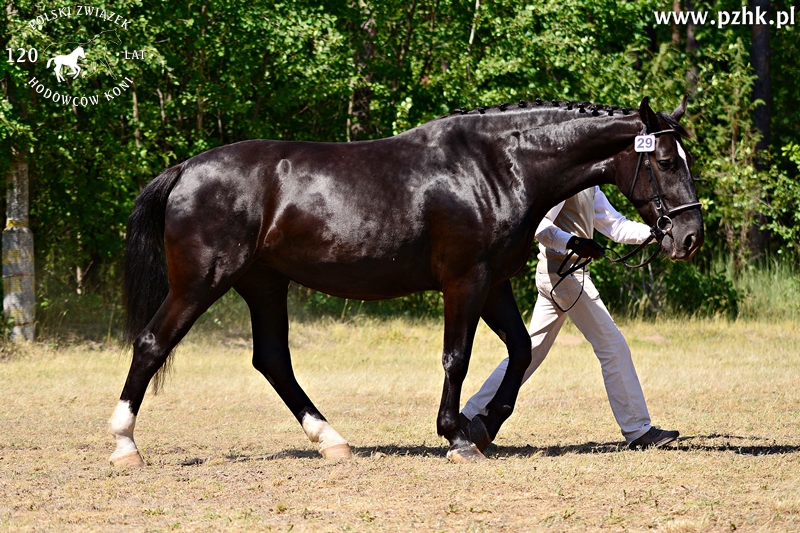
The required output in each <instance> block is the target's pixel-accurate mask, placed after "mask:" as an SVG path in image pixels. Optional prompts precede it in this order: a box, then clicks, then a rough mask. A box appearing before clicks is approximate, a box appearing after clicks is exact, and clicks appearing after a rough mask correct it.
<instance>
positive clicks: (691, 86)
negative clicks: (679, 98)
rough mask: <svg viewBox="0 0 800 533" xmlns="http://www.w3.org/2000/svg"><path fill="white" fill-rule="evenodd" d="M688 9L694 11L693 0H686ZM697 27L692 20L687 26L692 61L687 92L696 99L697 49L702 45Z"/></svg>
mask: <svg viewBox="0 0 800 533" xmlns="http://www.w3.org/2000/svg"><path fill="white" fill-rule="evenodd" d="M686 11H694V6H693V5H692V0H686ZM695 29H696V26H695V24H694V23H692V22H690V23H689V24H688V25H687V26H686V55H687V56H688V58H689V61H690V62H691V66H690V67H689V70H687V71H686V92H687V93H688V94H689V97H690V98H692V99H694V94H695V93H696V92H697V80H698V78H699V77H700V73H699V70H698V69H697V49H698V48H699V47H700V45H699V44H698V42H697V37H696V36H695V33H694V32H695Z"/></svg>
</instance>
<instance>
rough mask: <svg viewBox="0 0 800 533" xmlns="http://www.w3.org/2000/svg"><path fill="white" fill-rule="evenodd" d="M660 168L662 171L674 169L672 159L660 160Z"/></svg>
mask: <svg viewBox="0 0 800 533" xmlns="http://www.w3.org/2000/svg"><path fill="white" fill-rule="evenodd" d="M658 167H659V168H660V169H661V170H668V169H670V168H672V159H659V160H658Z"/></svg>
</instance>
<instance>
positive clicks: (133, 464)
mask: <svg viewBox="0 0 800 533" xmlns="http://www.w3.org/2000/svg"><path fill="white" fill-rule="evenodd" d="M110 461H111V464H112V465H113V466H122V467H125V468H141V467H143V466H144V461H142V456H141V455H139V452H131V453H126V454H125V455H120V456H119V457H114V456H113V455H112V456H111V459H110Z"/></svg>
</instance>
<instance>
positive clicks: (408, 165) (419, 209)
mask: <svg viewBox="0 0 800 533" xmlns="http://www.w3.org/2000/svg"><path fill="white" fill-rule="evenodd" d="M471 151H474V147H469V146H465V145H464V143H460V144H459V145H457V146H455V147H454V146H453V145H452V143H448V142H444V141H442V139H434V140H431V139H430V136H429V135H427V134H425V135H419V134H418V135H416V136H415V135H405V136H398V137H393V138H390V139H382V140H379V141H368V142H361V143H349V144H334V143H302V142H277V141H249V142H244V143H237V144H234V145H230V146H227V147H222V148H219V149H216V150H212V151H209V152H206V153H205V154H201V155H200V156H198V157H197V158H196V160H197V161H196V162H194V161H193V162H194V164H193V165H190V166H189V168H187V170H186V172H185V175H184V176H183V177H182V178H181V180H180V182H179V183H178V185H176V187H175V189H174V191H173V193H172V195H171V196H170V202H169V206H168V211H167V215H168V219H169V218H172V219H173V220H175V221H179V220H180V219H181V218H185V219H186V220H185V221H184V223H183V224H181V223H177V224H174V226H175V227H181V226H182V227H183V230H181V231H179V232H176V233H177V234H178V235H179V236H180V239H184V240H186V239H194V240H195V241H196V242H197V243H208V244H209V245H210V246H209V249H211V248H213V247H214V245H213V244H212V241H215V240H217V241H218V240H220V239H222V240H223V241H224V242H225V244H224V246H223V247H222V248H224V249H226V250H229V251H230V253H231V256H230V257H225V258H223V257H222V256H220V257H218V258H217V261H223V262H226V263H230V265H229V266H227V269H230V268H232V266H233V264H234V263H240V264H244V263H248V262H250V263H252V262H254V261H255V262H257V264H258V265H263V266H267V267H270V268H272V269H274V270H276V271H278V272H281V273H283V274H285V275H286V276H288V277H290V278H291V279H293V280H295V281H297V282H299V283H301V284H303V285H306V286H309V287H312V288H314V289H317V290H320V291H323V292H326V293H330V294H335V295H339V296H344V297H350V298H359V299H380V298H392V297H397V296H402V295H405V294H410V293H413V292H418V291H422V290H430V289H439V288H441V284H442V282H443V278H446V277H447V276H457V275H459V274H460V273H461V272H462V271H464V270H466V269H469V268H471V267H472V266H473V265H474V264H476V263H477V262H479V261H484V262H489V261H491V260H494V261H495V262H497V261H500V262H502V261H504V260H505V259H503V258H501V257H498V256H502V255H504V254H506V255H507V254H509V253H511V254H512V255H516V256H520V253H519V252H518V251H516V252H513V251H512V252H509V250H507V249H506V248H509V247H512V248H513V247H514V243H513V242H512V241H515V240H516V241H519V240H520V230H519V227H518V226H519V225H520V220H519V219H520V218H521V217H520V215H519V214H516V213H515V209H513V208H511V207H510V205H509V200H508V199H507V198H506V196H507V194H508V191H504V190H501V189H502V187H500V188H498V186H497V183H495V182H492V181H491V180H490V181H489V182H487V181H486V179H485V178H486V175H487V174H497V173H501V172H502V170H498V169H496V168H494V166H495V163H494V162H492V161H491V157H488V158H487V157H486V156H487V154H485V153H470V152H471ZM190 205H193V206H194V208H190V207H189V206H190ZM180 206H183V207H182V208H181V207H180ZM192 211H194V214H190V213H191V212H192ZM187 222H188V223H187ZM195 225H197V226H198V227H196V228H195V229H193V230H189V227H190V226H195ZM169 227H170V224H168V228H169ZM190 235H191V236H190ZM167 237H168V239H167V243H168V247H169V235H168V236H167ZM522 240H524V237H523V239H522ZM498 247H499V248H500V249H498ZM517 247H519V246H517ZM523 247H524V245H523ZM215 253H216V254H217V255H218V256H219V255H220V254H219V246H218V244H217V247H216V252H215ZM168 255H169V252H168ZM516 261H517V262H518V261H519V260H518V259H517V260H516ZM523 263H524V260H523ZM515 268H516V267H513V268H512V267H507V268H505V270H508V269H511V272H510V273H513V270H515ZM499 270H504V269H503V268H500V269H499ZM510 273H509V275H510Z"/></svg>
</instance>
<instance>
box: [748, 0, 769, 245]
mask: <svg viewBox="0 0 800 533" xmlns="http://www.w3.org/2000/svg"><path fill="white" fill-rule="evenodd" d="M756 8H759V9H760V10H761V11H762V12H767V13H768V12H769V10H770V2H769V0H753V2H752V4H751V5H750V9H752V10H754V11H755V9H756ZM768 17H769V15H768ZM751 33H752V45H751V53H750V60H751V63H752V65H753V71H754V72H755V75H756V80H755V83H754V84H753V98H754V99H758V100H763V101H764V104H763V105H759V106H758V107H756V108H755V110H754V111H753V124H754V125H755V127H756V129H757V130H758V131H759V132H760V133H761V139H760V140H759V141H758V144H756V157H755V168H756V171H758V172H761V171H765V170H767V167H768V164H767V160H766V155H767V150H768V149H769V144H770V128H769V123H770V116H771V109H772V93H771V91H770V84H769V55H770V50H769V26H768V25H766V24H754V25H753V26H751ZM756 192H757V193H759V192H760V191H756ZM754 218H755V220H754V221H753V224H752V225H751V226H750V230H749V232H748V240H749V244H750V252H751V254H752V256H753V259H755V260H758V259H762V258H764V257H765V256H766V254H767V252H768V251H769V233H768V232H767V231H766V230H765V229H764V226H765V225H766V223H767V219H766V217H765V216H764V215H762V214H756V215H755V217H754Z"/></svg>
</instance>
